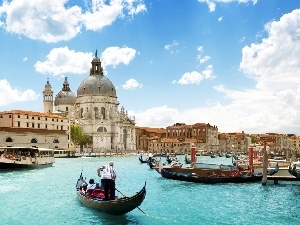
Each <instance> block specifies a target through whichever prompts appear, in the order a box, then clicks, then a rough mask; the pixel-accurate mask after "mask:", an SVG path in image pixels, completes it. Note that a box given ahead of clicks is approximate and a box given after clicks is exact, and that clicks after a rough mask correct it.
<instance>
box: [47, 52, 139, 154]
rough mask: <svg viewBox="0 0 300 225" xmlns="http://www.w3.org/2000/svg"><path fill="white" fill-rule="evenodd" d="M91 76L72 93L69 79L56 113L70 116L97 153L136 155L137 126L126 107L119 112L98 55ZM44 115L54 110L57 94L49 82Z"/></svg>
mask: <svg viewBox="0 0 300 225" xmlns="http://www.w3.org/2000/svg"><path fill="white" fill-rule="evenodd" d="M91 63H92V66H91V69H90V74H89V76H88V77H87V78H85V79H84V80H83V81H82V82H81V84H80V85H79V87H78V89H77V96H76V95H75V94H74V93H73V92H72V91H71V89H70V87H69V83H68V80H67V78H65V81H64V83H63V88H62V90H61V91H60V92H59V93H58V94H57V95H56V97H55V99H54V106H55V111H56V112H59V113H61V114H62V115H66V116H67V117H68V118H69V120H70V123H76V124H78V125H80V126H82V128H83V132H84V133H85V134H87V135H89V136H91V137H92V140H93V145H92V146H89V147H90V149H91V151H93V152H117V151H134V150H136V143H135V129H134V126H135V122H134V119H131V118H129V116H128V114H127V112H126V111H125V110H124V108H123V107H121V109H120V110H119V109H118V106H119V102H118V100H117V94H116V89H115V87H114V85H113V84H112V82H111V81H110V80H109V79H108V78H107V77H105V76H104V75H103V68H102V66H101V62H100V59H99V58H98V57H97V52H96V54H95V57H94V58H93V60H92V62H91ZM43 93H44V111H45V112H46V111H47V112H48V111H49V110H51V107H52V109H53V92H52V90H51V85H50V84H49V82H47V84H46V85H45V91H44V92H43Z"/></svg>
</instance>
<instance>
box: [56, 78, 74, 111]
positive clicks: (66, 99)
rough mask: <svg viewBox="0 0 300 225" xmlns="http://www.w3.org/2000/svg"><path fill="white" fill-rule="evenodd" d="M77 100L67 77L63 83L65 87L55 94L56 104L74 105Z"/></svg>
mask: <svg viewBox="0 0 300 225" xmlns="http://www.w3.org/2000/svg"><path fill="white" fill-rule="evenodd" d="M75 102H76V95H75V94H74V93H73V92H72V91H71V89H70V87H69V82H68V80H67V77H65V81H64V83H63V88H62V90H61V91H60V92H58V94H57V95H56V96H55V100H54V105H55V106H59V105H74V104H75Z"/></svg>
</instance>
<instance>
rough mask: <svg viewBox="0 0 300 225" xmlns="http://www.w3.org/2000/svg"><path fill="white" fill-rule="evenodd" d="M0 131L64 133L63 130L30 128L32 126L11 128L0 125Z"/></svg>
mask: <svg viewBox="0 0 300 225" xmlns="http://www.w3.org/2000/svg"><path fill="white" fill-rule="evenodd" d="M0 132H10V133H37V134H66V131H65V130H47V129H32V128H11V127H0Z"/></svg>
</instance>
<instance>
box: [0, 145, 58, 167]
mask: <svg viewBox="0 0 300 225" xmlns="http://www.w3.org/2000/svg"><path fill="white" fill-rule="evenodd" d="M54 162H55V158H54V153H53V149H50V148H35V147H0V169H36V168H44V167H49V166H52V165H53V163H54Z"/></svg>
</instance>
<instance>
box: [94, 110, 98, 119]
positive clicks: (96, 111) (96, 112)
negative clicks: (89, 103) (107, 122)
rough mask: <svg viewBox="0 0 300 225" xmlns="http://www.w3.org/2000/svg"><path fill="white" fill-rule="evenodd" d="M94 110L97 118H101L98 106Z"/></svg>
mask: <svg viewBox="0 0 300 225" xmlns="http://www.w3.org/2000/svg"><path fill="white" fill-rule="evenodd" d="M94 112H95V119H99V109H98V107H95V108H94Z"/></svg>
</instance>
